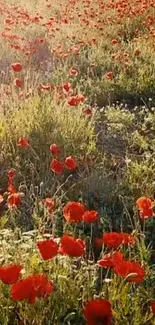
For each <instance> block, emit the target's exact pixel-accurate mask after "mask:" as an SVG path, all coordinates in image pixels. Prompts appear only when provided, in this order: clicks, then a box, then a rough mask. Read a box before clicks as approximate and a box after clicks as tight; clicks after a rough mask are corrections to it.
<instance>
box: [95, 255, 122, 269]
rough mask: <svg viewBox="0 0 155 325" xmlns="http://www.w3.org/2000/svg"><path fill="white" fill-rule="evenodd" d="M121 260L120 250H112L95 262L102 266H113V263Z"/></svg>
mask: <svg viewBox="0 0 155 325" xmlns="http://www.w3.org/2000/svg"><path fill="white" fill-rule="evenodd" d="M122 261H123V254H122V253H121V252H114V253H113V254H106V255H104V256H103V258H102V259H101V260H99V261H98V262H97V264H98V265H99V266H101V267H104V268H110V267H111V268H114V266H115V264H118V263H120V262H122Z"/></svg>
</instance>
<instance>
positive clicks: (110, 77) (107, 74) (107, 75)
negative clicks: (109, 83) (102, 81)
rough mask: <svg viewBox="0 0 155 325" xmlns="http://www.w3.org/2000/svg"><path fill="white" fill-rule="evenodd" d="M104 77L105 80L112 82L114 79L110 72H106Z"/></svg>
mask: <svg viewBox="0 0 155 325" xmlns="http://www.w3.org/2000/svg"><path fill="white" fill-rule="evenodd" d="M105 76H106V78H107V79H108V80H113V79H114V75H113V73H112V72H111V71H109V72H107V73H106V75H105Z"/></svg>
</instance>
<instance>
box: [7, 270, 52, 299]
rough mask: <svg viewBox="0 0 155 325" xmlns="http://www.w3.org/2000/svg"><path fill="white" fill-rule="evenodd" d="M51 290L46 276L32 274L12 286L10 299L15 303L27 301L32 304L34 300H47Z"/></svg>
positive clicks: (50, 284) (50, 283)
mask: <svg viewBox="0 0 155 325" xmlns="http://www.w3.org/2000/svg"><path fill="white" fill-rule="evenodd" d="M53 288H54V286H53V283H52V282H51V281H50V282H48V279H47V276H46V275H44V274H34V275H30V276H29V277H27V278H26V279H24V280H21V281H19V282H17V283H15V284H13V285H12V287H11V298H12V299H13V300H17V301H18V300H19V301H21V300H27V301H28V303H30V304H33V303H35V301H36V298H47V297H48V295H50V293H51V292H52V291H53Z"/></svg>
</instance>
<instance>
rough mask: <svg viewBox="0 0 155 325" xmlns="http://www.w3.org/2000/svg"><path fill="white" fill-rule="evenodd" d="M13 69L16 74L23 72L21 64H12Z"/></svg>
mask: <svg viewBox="0 0 155 325" xmlns="http://www.w3.org/2000/svg"><path fill="white" fill-rule="evenodd" d="M11 68H12V69H13V70H14V71H15V72H20V71H21V70H22V65H21V63H12V64H11Z"/></svg>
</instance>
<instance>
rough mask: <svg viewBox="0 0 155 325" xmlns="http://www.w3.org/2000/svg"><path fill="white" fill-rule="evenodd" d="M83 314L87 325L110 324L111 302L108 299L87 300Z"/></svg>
mask: <svg viewBox="0 0 155 325" xmlns="http://www.w3.org/2000/svg"><path fill="white" fill-rule="evenodd" d="M83 314H84V316H85V319H86V324H87V325H99V324H104V325H110V324H111V321H112V310H111V304H110V302H109V301H108V300H102V299H98V300H91V301H89V302H88V303H87V304H86V306H85V308H84V310H83Z"/></svg>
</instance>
